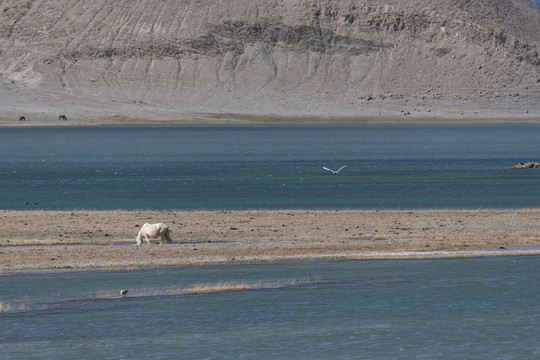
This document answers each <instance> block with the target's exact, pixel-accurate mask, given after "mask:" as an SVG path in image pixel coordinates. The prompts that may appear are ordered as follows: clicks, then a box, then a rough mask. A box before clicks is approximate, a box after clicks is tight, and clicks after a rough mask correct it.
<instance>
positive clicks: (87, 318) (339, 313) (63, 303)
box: [0, 257, 540, 359]
mask: <svg viewBox="0 0 540 360" xmlns="http://www.w3.org/2000/svg"><path fill="white" fill-rule="evenodd" d="M292 280H296V281H304V283H301V282H300V283H297V284H294V283H293V284H292V285H288V286H281V287H274V288H269V289H259V290H257V289H256V290H242V291H216V292H208V293H199V294H189V295H162V296H159V295H158V296H144V294H145V293H149V292H150V290H156V289H157V290H159V289H162V290H161V293H164V292H165V290H166V289H171V288H186V287H190V286H193V285H195V284H204V283H206V284H213V283H217V282H219V281H222V282H228V281H242V282H245V283H248V284H257V283H270V284H271V283H276V282H279V281H281V282H288V283H289V284H291V281H292ZM539 281H540V270H539V267H538V258H537V257H496V258H473V259H446V260H445V259H438V260H392V261H343V262H313V263H312V262H307V263H296V264H287V263H286V264H251V265H229V266H209V267H180V268H161V269H146V270H136V271H119V272H60V273H42V274H39V275H36V274H32V275H31V274H26V275H18V276H3V277H0V282H1V285H2V294H1V295H0V301H2V302H4V303H8V302H11V303H12V304H18V303H21V302H24V303H26V306H27V309H28V310H27V311H26V312H24V313H16V312H13V313H4V314H0V323H1V326H0V357H1V358H2V359H538V358H540V345H539V344H538V333H540V305H539V301H538V299H539V298H540V287H538V283H539ZM121 288H125V289H129V291H130V292H129V293H128V296H127V297H126V298H119V290H120V289H121ZM138 291H139V294H143V295H142V296H133V297H130V294H136V293H137V292H138ZM109 293H110V294H114V296H116V298H109V299H103V300H92V299H93V298H94V297H95V295H97V294H102V295H103V294H109ZM158 293H159V291H158Z"/></svg>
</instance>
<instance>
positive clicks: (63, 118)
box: [58, 115, 67, 120]
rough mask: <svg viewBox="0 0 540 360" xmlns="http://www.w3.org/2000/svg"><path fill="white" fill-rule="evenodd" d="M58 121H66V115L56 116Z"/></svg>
mask: <svg viewBox="0 0 540 360" xmlns="http://www.w3.org/2000/svg"><path fill="white" fill-rule="evenodd" d="M58 120H67V117H66V115H58Z"/></svg>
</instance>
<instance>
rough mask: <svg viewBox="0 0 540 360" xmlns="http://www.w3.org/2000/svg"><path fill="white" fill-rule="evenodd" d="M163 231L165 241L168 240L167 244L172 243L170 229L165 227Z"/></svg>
mask: <svg viewBox="0 0 540 360" xmlns="http://www.w3.org/2000/svg"><path fill="white" fill-rule="evenodd" d="M163 229H164V230H165V231H164V233H163V236H164V237H165V240H167V244H170V243H172V239H171V231H170V230H169V227H168V226H167V225H165V226H164V228H163Z"/></svg>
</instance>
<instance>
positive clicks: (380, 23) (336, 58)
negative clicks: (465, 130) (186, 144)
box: [0, 0, 540, 119]
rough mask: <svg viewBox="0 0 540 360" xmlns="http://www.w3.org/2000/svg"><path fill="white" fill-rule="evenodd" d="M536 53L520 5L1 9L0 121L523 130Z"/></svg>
mask: <svg viewBox="0 0 540 360" xmlns="http://www.w3.org/2000/svg"><path fill="white" fill-rule="evenodd" d="M539 53H540V9H538V8H536V7H535V6H534V5H533V4H532V3H531V2H530V1H529V0H489V1H486V0H407V1H403V0H387V1H380V0H356V1H351V0H340V1H331V0H320V1H306V0H281V1H270V0H226V1H218V0H200V1H187V0H140V1H132V0H93V1H76V0H3V1H1V2H0V107H1V109H2V114H0V117H14V116H17V115H18V114H22V113H24V114H26V115H28V114H30V116H42V117H47V116H52V115H55V114H56V116H57V114H60V113H62V114H63V113H66V115H68V118H90V117H111V116H128V117H145V118H150V119H171V118H182V117H190V118H191V117H208V116H210V117H212V116H217V115H215V114H231V113H233V114H255V115H289V116H322V117H341V116H353V117H369V116H374V115H382V116H400V117H401V116H402V117H411V118H418V117H424V118H431V117H443V118H446V117H457V118H459V117H465V118H475V117H493V116H496V117H505V116H512V117H521V118H528V117H531V118H532V117H537V118H538V117H540V104H539V103H540V101H539V100H540V55H539ZM194 114H197V115H194ZM208 114H214V115H208Z"/></svg>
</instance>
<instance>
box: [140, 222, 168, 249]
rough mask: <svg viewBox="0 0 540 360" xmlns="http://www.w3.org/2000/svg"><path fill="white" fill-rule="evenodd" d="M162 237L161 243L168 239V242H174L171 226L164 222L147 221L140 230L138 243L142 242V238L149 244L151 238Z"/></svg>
mask: <svg viewBox="0 0 540 360" xmlns="http://www.w3.org/2000/svg"><path fill="white" fill-rule="evenodd" d="M158 237H161V242H160V244H163V240H165V241H167V244H170V243H172V240H171V236H170V232H169V227H168V226H167V225H165V224H164V223H157V224H149V223H146V224H144V225H143V226H142V228H141V230H139V234H137V245H141V244H142V240H143V238H144V241H146V243H147V244H150V238H153V239H156V238H158Z"/></svg>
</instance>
